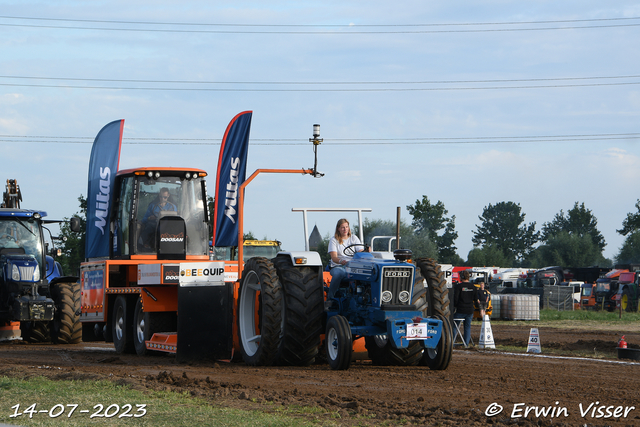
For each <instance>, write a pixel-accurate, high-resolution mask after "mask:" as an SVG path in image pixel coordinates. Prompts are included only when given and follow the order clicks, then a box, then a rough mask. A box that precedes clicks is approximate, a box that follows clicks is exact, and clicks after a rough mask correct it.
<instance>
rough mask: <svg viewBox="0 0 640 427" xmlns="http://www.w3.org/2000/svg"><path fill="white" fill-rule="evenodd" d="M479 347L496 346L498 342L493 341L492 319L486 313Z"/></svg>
mask: <svg viewBox="0 0 640 427" xmlns="http://www.w3.org/2000/svg"><path fill="white" fill-rule="evenodd" d="M478 348H496V344H495V343H494V342H493V333H492V332H491V321H490V320H489V316H488V315H486V314H485V315H484V319H482V327H481V328H480V341H479V342H478Z"/></svg>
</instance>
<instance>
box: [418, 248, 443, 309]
mask: <svg viewBox="0 0 640 427" xmlns="http://www.w3.org/2000/svg"><path fill="white" fill-rule="evenodd" d="M415 263H416V267H417V268H416V282H418V281H420V280H421V279H422V280H423V285H422V286H423V288H424V289H425V290H426V292H424V293H423V294H422V295H423V296H422V298H424V301H416V298H415V296H414V304H415V305H416V306H417V307H419V308H418V310H420V311H422V312H423V313H424V314H425V316H424V317H431V316H435V315H440V316H443V317H444V318H445V319H448V318H450V317H451V304H450V302H449V289H448V288H447V281H446V280H445V279H444V274H443V273H442V270H441V269H440V266H439V265H438V264H437V263H436V261H435V260H434V259H431V258H419V259H417V260H416V262H415ZM425 285H426V286H425ZM414 294H415V291H414ZM425 303H426V307H425Z"/></svg>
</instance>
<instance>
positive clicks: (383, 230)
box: [353, 218, 438, 258]
mask: <svg viewBox="0 0 640 427" xmlns="http://www.w3.org/2000/svg"><path fill="white" fill-rule="evenodd" d="M362 227H363V231H364V240H365V243H366V244H368V245H370V244H371V239H372V238H373V237H375V236H395V235H396V223H395V222H394V221H391V220H382V219H375V220H369V218H365V220H364V223H363V224H362ZM353 229H354V233H356V234H358V226H355V227H353ZM400 247H401V248H403V249H410V250H411V251H412V252H413V257H414V258H423V257H424V258H437V256H438V249H437V247H436V245H435V243H434V242H433V241H431V240H430V239H429V236H428V235H426V234H422V233H414V230H413V227H411V226H410V225H407V224H406V222H405V221H403V220H401V221H400ZM395 248H396V242H394V243H393V244H392V245H391V250H392V251H393V250H394V249H395ZM388 249H389V239H376V240H375V241H374V248H373V250H376V251H387V250H388Z"/></svg>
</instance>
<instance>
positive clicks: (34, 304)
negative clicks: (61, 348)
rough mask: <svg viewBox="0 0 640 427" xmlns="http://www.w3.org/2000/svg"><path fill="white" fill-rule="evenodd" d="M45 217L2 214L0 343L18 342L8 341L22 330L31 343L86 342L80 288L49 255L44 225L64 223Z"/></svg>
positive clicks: (27, 213) (32, 213)
mask: <svg viewBox="0 0 640 427" xmlns="http://www.w3.org/2000/svg"><path fill="white" fill-rule="evenodd" d="M46 215H47V214H46V212H43V211H36V210H28V209H18V208H0V339H13V338H16V337H15V336H9V335H13V334H14V333H15V332H16V331H17V329H16V328H14V327H13V325H17V324H19V326H20V332H21V335H22V339H23V340H24V341H28V342H49V341H52V342H54V343H65V344H75V343H77V342H80V340H81V338H82V329H81V325H80V322H79V311H80V285H79V283H77V278H76V277H66V276H63V275H62V274H61V269H60V265H59V264H58V263H56V262H55V261H54V260H53V258H51V257H50V256H48V255H47V254H46V245H45V240H44V235H43V234H44V233H43V230H46V228H45V227H44V226H43V224H46V223H52V222H60V221H47V220H44V217H45V216H46ZM74 220H77V218H74ZM72 221H73V220H72ZM18 322H19V323H18Z"/></svg>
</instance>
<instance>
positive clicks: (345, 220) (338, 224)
mask: <svg viewBox="0 0 640 427" xmlns="http://www.w3.org/2000/svg"><path fill="white" fill-rule="evenodd" d="M345 222H346V223H347V225H349V234H347V237H351V224H349V220H348V219H346V218H342V219H339V220H338V223H337V224H336V233H335V234H334V237H335V238H336V240H337V241H338V243H340V244H342V236H341V235H340V230H339V229H340V226H341V225H342V224H344V223H345Z"/></svg>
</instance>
